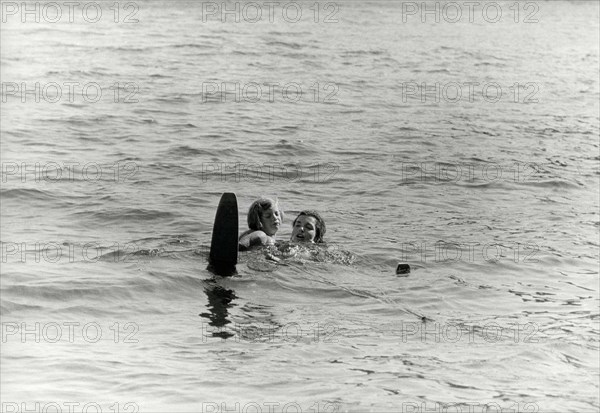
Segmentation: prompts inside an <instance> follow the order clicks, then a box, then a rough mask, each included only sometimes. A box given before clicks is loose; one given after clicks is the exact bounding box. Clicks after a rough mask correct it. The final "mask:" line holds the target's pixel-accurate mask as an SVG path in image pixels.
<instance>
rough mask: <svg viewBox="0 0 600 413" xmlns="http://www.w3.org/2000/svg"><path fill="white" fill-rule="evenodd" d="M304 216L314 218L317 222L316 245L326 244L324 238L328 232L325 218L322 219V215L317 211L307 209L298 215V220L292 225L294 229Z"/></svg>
mask: <svg viewBox="0 0 600 413" xmlns="http://www.w3.org/2000/svg"><path fill="white" fill-rule="evenodd" d="M302 215H306V216H309V217H313V218H314V219H315V220H316V221H317V228H316V229H317V234H316V235H315V243H323V242H325V241H323V237H324V236H325V232H326V231H327V228H326V227H325V221H324V220H323V218H322V217H321V215H319V213H318V212H317V211H314V210H312V209H307V210H304V211H302V212H300V213H299V214H298V216H297V217H296V219H294V222H293V223H292V227H294V225H296V221H297V220H298V218H300V217H301V216H302Z"/></svg>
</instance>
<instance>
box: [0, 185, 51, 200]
mask: <svg viewBox="0 0 600 413" xmlns="http://www.w3.org/2000/svg"><path fill="white" fill-rule="evenodd" d="M0 194H1V196H0V197H1V198H2V199H4V200H7V199H16V200H24V201H30V200H38V201H48V200H55V199H59V197H58V196H57V195H55V194H53V193H51V192H49V191H43V190H41V189H34V188H15V189H2V190H0Z"/></svg>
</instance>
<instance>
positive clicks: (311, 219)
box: [290, 210, 326, 244]
mask: <svg viewBox="0 0 600 413" xmlns="http://www.w3.org/2000/svg"><path fill="white" fill-rule="evenodd" d="M325 231H326V227H325V221H324V220H323V218H322V217H321V215H319V213H318V212H317V211H313V210H304V211H302V212H300V213H299V214H298V216H297V217H296V219H295V220H294V222H293V224H292V237H291V238H290V241H292V242H311V243H315V244H321V243H323V242H325V241H323V237H324V236H325Z"/></svg>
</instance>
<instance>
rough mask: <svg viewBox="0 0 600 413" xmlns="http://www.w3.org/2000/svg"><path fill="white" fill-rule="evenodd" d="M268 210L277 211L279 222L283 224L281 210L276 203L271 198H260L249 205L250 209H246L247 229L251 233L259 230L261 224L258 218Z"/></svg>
mask: <svg viewBox="0 0 600 413" xmlns="http://www.w3.org/2000/svg"><path fill="white" fill-rule="evenodd" d="M270 208H273V209H277V210H278V211H279V218H280V219H281V222H283V210H282V209H281V208H280V207H279V203H278V201H277V200H275V201H274V200H272V199H271V198H260V199H257V200H256V201H254V202H253V203H252V205H250V209H248V228H250V229H251V230H253V231H258V230H261V229H262V222H260V216H261V214H262V213H263V211H266V210H267V209H270Z"/></svg>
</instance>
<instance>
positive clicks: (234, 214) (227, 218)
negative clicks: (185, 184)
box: [208, 192, 238, 276]
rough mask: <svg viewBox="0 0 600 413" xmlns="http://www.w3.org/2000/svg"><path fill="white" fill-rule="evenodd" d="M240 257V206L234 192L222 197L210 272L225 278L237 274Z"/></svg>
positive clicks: (215, 226) (214, 231)
mask: <svg viewBox="0 0 600 413" xmlns="http://www.w3.org/2000/svg"><path fill="white" fill-rule="evenodd" d="M237 256H238V206H237V197H236V196H235V194H234V193H233V192H225V193H224V194H223V195H222V196H221V201H219V206H218V207H217V213H216V214H215V223H214V224H213V232H212V240H211V243H210V254H209V257H208V270H209V271H211V272H213V273H215V274H217V275H223V276H230V275H234V274H235V273H236V269H235V266H236V264H237Z"/></svg>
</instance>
